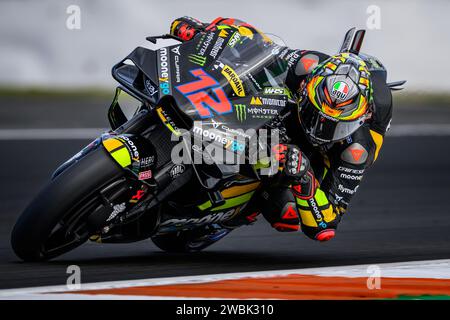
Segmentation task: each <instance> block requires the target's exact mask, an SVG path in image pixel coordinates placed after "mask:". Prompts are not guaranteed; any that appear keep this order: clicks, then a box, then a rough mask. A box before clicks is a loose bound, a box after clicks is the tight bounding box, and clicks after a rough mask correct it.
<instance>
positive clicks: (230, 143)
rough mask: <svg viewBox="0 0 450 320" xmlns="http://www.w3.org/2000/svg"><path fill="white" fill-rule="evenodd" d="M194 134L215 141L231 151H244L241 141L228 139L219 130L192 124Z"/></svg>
mask: <svg viewBox="0 0 450 320" xmlns="http://www.w3.org/2000/svg"><path fill="white" fill-rule="evenodd" d="M193 132H194V134H197V135H200V136H202V137H204V138H207V139H209V140H210V141H216V142H218V143H220V144H222V145H223V146H224V148H226V149H230V150H231V151H244V150H245V145H244V144H243V143H239V142H238V141H234V140H230V139H228V138H226V137H224V136H223V135H222V134H221V133H220V132H217V131H214V130H207V129H203V128H201V127H198V126H194V128H193Z"/></svg>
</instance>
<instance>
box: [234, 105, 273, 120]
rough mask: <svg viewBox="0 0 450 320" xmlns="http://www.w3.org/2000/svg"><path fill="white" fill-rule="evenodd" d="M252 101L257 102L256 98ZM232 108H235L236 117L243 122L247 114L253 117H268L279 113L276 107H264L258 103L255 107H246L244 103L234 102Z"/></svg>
mask: <svg viewBox="0 0 450 320" xmlns="http://www.w3.org/2000/svg"><path fill="white" fill-rule="evenodd" d="M252 101H253V100H252ZM254 102H255V103H256V104H258V100H256V99H255V101H254ZM234 108H235V110H236V118H237V119H238V120H239V121H240V122H244V121H245V120H247V115H250V116H251V118H253V119H269V118H272V117H274V116H277V115H278V113H279V112H278V110H277V109H273V108H266V107H263V106H259V105H258V106H257V107H255V106H250V107H248V106H247V105H245V104H236V105H234Z"/></svg>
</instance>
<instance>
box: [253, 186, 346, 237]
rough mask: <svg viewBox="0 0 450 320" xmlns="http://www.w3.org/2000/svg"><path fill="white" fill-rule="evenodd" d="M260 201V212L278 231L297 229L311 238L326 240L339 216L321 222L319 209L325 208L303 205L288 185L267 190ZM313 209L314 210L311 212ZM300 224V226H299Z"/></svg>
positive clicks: (330, 235) (335, 225)
mask: <svg viewBox="0 0 450 320" xmlns="http://www.w3.org/2000/svg"><path fill="white" fill-rule="evenodd" d="M263 195H264V196H265V197H264V198H265V199H264V202H263V203H262V206H261V207H262V208H263V210H262V213H263V215H264V217H265V218H266V220H267V221H268V222H269V223H270V224H271V225H272V227H273V228H275V229H276V230H278V231H298V230H300V229H301V230H302V231H303V233H304V234H305V235H306V236H308V237H309V238H311V239H313V240H318V241H327V240H330V239H331V238H333V237H334V234H335V230H336V228H337V225H338V223H339V220H340V216H339V215H336V218H335V219H334V220H332V221H329V220H328V221H327V223H326V224H324V223H323V222H324V221H323V219H324V217H323V215H322V214H321V213H320V211H321V210H327V208H320V207H319V208H313V209H311V207H310V206H307V207H303V206H301V205H300V204H299V202H298V201H297V199H296V197H295V196H294V193H293V192H292V190H291V189H290V188H288V187H277V188H275V187H274V188H271V189H269V190H267V191H266V192H265V193H264V194H263ZM314 209H317V210H315V211H316V212H313V210H314ZM300 226H301V227H300Z"/></svg>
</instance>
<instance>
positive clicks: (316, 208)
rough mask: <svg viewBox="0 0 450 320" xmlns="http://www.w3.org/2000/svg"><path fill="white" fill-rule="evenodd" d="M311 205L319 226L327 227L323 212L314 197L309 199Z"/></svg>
mask: <svg viewBox="0 0 450 320" xmlns="http://www.w3.org/2000/svg"><path fill="white" fill-rule="evenodd" d="M308 203H309V207H310V208H311V209H312V212H313V213H314V215H315V216H316V219H315V220H316V222H317V223H318V225H319V227H321V228H326V227H327V224H326V223H325V222H324V221H323V218H322V213H321V212H320V210H319V206H318V205H317V202H316V200H315V199H314V198H311V199H309V200H308Z"/></svg>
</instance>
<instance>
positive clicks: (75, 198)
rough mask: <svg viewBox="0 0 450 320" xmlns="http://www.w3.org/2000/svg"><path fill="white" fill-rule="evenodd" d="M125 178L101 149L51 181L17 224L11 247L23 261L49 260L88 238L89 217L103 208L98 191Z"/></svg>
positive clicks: (100, 147)
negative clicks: (99, 207) (96, 209)
mask: <svg viewBox="0 0 450 320" xmlns="http://www.w3.org/2000/svg"><path fill="white" fill-rule="evenodd" d="M122 175H123V170H121V168H120V167H119V165H118V164H116V163H115V162H114V160H113V159H112V158H111V157H110V155H109V154H108V153H107V152H106V150H105V149H104V148H103V146H99V147H98V148H97V149H95V150H93V151H92V152H90V153H89V154H87V155H86V156H85V157H84V158H82V159H81V160H80V161H79V162H77V163H75V164H73V165H72V166H70V167H69V168H67V169H66V170H65V171H64V172H62V173H61V174H60V175H58V176H57V177H56V178H55V179H54V180H52V181H50V182H49V183H48V184H47V186H45V187H44V188H43V190H42V191H41V192H40V193H39V195H38V196H37V197H36V198H34V200H33V201H32V202H31V203H30V204H29V205H28V207H27V208H26V209H25V211H24V212H23V213H22V215H21V216H20V217H19V219H18V220H17V222H16V224H15V226H14V229H13V231H12V234H11V245H12V248H13V250H14V252H15V253H16V255H17V256H18V257H19V258H21V259H22V260H24V261H40V260H47V259H51V258H54V257H56V256H59V255H61V254H63V253H66V252H68V251H70V250H73V249H74V248H76V247H78V246H80V245H81V244H83V243H84V242H85V241H86V240H87V239H88V238H89V232H88V228H87V223H86V222H87V221H86V220H87V217H88V216H89V214H90V213H92V211H93V210H94V209H95V208H96V207H98V206H99V205H101V200H100V198H99V197H98V191H99V190H101V188H102V187H104V186H106V185H107V184H108V183H111V182H112V181H114V180H117V179H118V178H120V177H121V176H122Z"/></svg>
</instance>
